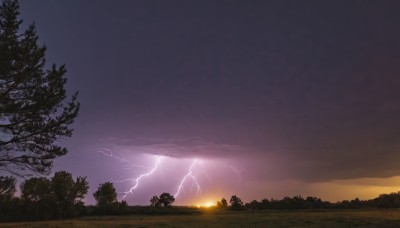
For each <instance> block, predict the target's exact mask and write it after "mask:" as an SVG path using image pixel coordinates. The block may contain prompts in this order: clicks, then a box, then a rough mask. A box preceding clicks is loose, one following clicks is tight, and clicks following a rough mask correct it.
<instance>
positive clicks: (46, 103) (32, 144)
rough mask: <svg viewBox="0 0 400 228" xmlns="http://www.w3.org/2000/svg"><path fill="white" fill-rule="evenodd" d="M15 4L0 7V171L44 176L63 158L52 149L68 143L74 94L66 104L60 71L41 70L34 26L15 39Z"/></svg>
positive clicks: (13, 1)
mask: <svg viewBox="0 0 400 228" xmlns="http://www.w3.org/2000/svg"><path fill="white" fill-rule="evenodd" d="M18 15H19V4H18V1H17V0H4V1H3V2H2V4H1V6H0V53H1V54H0V135H1V137H0V169H1V170H5V171H7V172H10V173H12V174H15V175H26V174H27V172H29V171H33V172H37V173H43V174H48V173H49V172H50V169H51V167H52V162H53V159H54V158H56V157H59V156H62V155H65V154H66V153H67V149H66V148H65V147H63V146H60V145H59V144H57V143H56V141H57V139H59V138H65V137H70V136H71V134H72V129H71V128H69V126H70V124H71V123H73V121H74V119H75V117H76V116H77V114H78V111H79V102H77V93H75V94H74V95H73V96H72V98H71V100H70V101H66V98H67V95H66V91H65V88H64V86H65V83H66V81H67V80H66V78H65V73H66V69H65V66H64V65H62V66H60V67H58V66H56V65H55V64H53V65H52V66H51V67H50V68H49V69H46V68H45V66H46V60H45V53H46V47H45V46H39V45H38V36H37V35H36V28H35V25H34V24H32V25H30V26H28V27H27V29H26V30H25V31H24V32H21V33H20V31H19V30H20V25H21V23H22V20H20V19H18Z"/></svg>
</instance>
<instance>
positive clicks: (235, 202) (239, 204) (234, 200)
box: [229, 195, 243, 210]
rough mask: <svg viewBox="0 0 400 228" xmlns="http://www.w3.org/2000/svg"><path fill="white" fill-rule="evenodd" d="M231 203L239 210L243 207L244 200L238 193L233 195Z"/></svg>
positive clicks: (232, 206)
mask: <svg viewBox="0 0 400 228" xmlns="http://www.w3.org/2000/svg"><path fill="white" fill-rule="evenodd" d="M229 203H230V204H231V208H232V209H233V210H239V209H241V208H242V207H243V202H242V200H241V199H240V198H239V197H237V196H236V195H233V196H232V197H231V200H229Z"/></svg>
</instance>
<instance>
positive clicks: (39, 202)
mask: <svg viewBox="0 0 400 228" xmlns="http://www.w3.org/2000/svg"><path fill="white" fill-rule="evenodd" d="M21 198H22V200H23V204H24V209H25V211H24V213H25V214H26V216H27V217H28V218H29V219H30V220H33V219H50V218H54V217H55V214H56V213H55V212H56V199H55V197H54V194H53V193H52V190H51V184H50V180H48V179H47V178H44V177H32V178H30V179H27V180H26V181H25V182H23V183H22V185H21Z"/></svg>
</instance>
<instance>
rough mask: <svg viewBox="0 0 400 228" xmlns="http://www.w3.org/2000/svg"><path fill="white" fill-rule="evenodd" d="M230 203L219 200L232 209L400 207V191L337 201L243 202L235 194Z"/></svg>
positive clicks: (297, 199) (221, 204)
mask: <svg viewBox="0 0 400 228" xmlns="http://www.w3.org/2000/svg"><path fill="white" fill-rule="evenodd" d="M229 202H230V204H229V205H228V202H227V200H226V199H225V198H222V199H221V201H218V202H217V207H218V208H224V209H231V210H304V209H361V208H365V209H366V208H400V192H394V193H390V194H381V195H379V196H378V197H376V198H374V199H369V200H360V199H359V198H355V199H353V200H343V201H339V202H336V203H331V202H329V201H323V200H321V199H320V198H318V197H312V196H308V197H306V198H303V197H302V196H294V197H284V198H283V199H274V198H272V199H266V198H265V199H262V200H260V201H257V200H253V201H250V202H248V203H245V204H244V203H243V202H242V201H241V199H240V198H238V197H237V196H236V195H233V196H232V197H231V199H230V201H229Z"/></svg>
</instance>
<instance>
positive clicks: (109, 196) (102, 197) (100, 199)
mask: <svg viewBox="0 0 400 228" xmlns="http://www.w3.org/2000/svg"><path fill="white" fill-rule="evenodd" d="M93 196H94V198H95V199H96V201H97V205H98V206H106V205H111V204H113V203H114V202H117V192H116V190H115V188H114V185H113V184H112V183H111V182H106V183H103V184H100V185H99V187H98V188H97V191H96V192H95V193H94V194H93Z"/></svg>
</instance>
